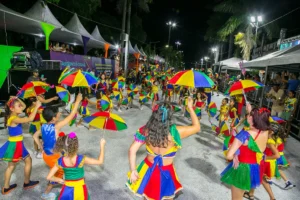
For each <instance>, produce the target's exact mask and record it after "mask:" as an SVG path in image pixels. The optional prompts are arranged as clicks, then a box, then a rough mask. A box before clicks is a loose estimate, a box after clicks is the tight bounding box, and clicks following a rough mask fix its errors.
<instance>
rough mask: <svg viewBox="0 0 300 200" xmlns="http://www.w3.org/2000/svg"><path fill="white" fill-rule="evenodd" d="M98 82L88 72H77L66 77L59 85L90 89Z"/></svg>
mask: <svg viewBox="0 0 300 200" xmlns="http://www.w3.org/2000/svg"><path fill="white" fill-rule="evenodd" d="M97 82H98V80H97V78H96V77H95V76H94V75H92V74H91V73H89V72H82V71H81V70H78V71H76V72H74V73H70V74H69V75H67V76H66V77H65V78H64V79H63V80H62V81H61V84H65V85H68V86H71V87H90V86H91V85H94V84H96V83H97Z"/></svg>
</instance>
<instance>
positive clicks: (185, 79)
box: [169, 70, 214, 88]
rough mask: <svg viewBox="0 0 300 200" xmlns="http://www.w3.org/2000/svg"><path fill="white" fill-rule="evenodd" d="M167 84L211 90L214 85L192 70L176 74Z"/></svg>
mask: <svg viewBox="0 0 300 200" xmlns="http://www.w3.org/2000/svg"><path fill="white" fill-rule="evenodd" d="M169 83H170V84H173V85H184V86H189V87H193V88H197V87H205V88H211V87H212V86H213V85H214V82H213V81H212V80H211V79H210V78H209V77H208V76H207V75H206V74H204V73H202V72H198V71H194V70H185V71H181V72H178V73H176V74H175V75H174V76H173V78H171V79H170V80H169Z"/></svg>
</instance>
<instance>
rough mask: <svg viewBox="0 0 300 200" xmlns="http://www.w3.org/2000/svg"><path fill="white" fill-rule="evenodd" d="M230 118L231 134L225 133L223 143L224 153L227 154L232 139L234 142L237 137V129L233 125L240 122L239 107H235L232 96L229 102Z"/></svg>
mask: <svg viewBox="0 0 300 200" xmlns="http://www.w3.org/2000/svg"><path fill="white" fill-rule="evenodd" d="M228 115H229V118H230V120H231V122H230V131H229V135H225V134H224V135H223V136H224V143H223V153H224V155H225V156H226V154H227V150H228V148H229V143H230V141H232V142H233V140H234V137H235V131H234V129H233V127H235V125H237V124H238V123H239V121H238V115H237V109H236V107H235V99H234V98H231V99H230V102H229V112H228Z"/></svg>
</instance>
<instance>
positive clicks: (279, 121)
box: [269, 116, 285, 124]
mask: <svg viewBox="0 0 300 200" xmlns="http://www.w3.org/2000/svg"><path fill="white" fill-rule="evenodd" d="M269 121H270V122H271V123H278V124H282V123H284V122H285V120H284V119H281V118H280V117H277V116H271V117H270V119H269Z"/></svg>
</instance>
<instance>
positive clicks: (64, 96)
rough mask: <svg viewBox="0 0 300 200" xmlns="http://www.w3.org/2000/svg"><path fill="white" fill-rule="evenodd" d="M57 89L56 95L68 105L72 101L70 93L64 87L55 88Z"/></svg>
mask: <svg viewBox="0 0 300 200" xmlns="http://www.w3.org/2000/svg"><path fill="white" fill-rule="evenodd" d="M55 89H56V94H57V95H58V96H59V98H60V99H61V100H62V101H63V102H65V103H68V102H69V101H70V93H69V91H68V90H67V89H66V88H64V87H62V86H55Z"/></svg>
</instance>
